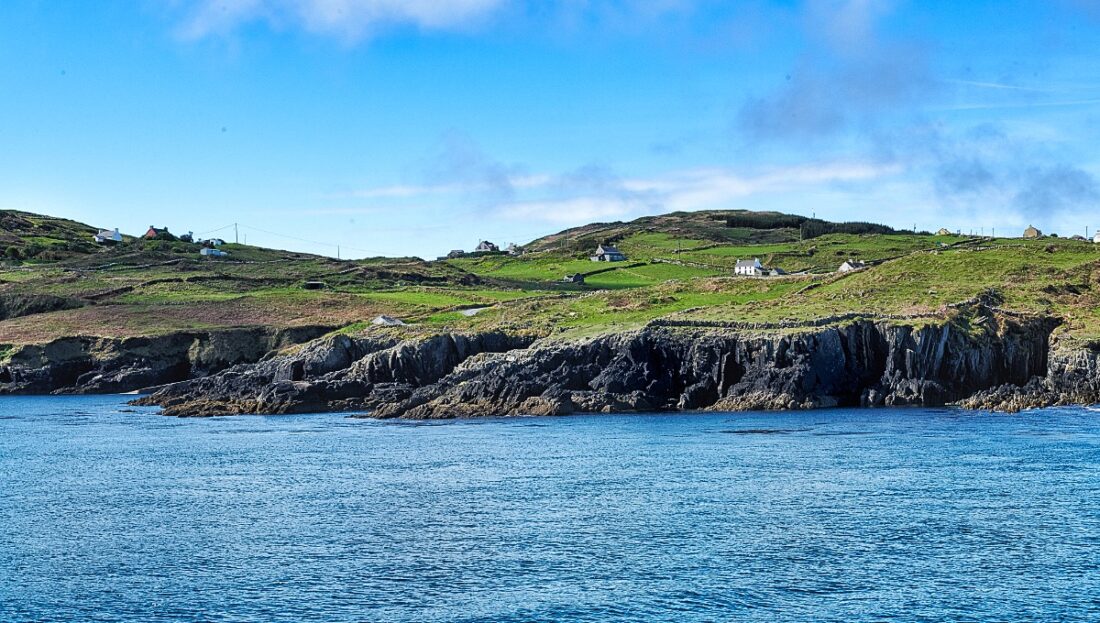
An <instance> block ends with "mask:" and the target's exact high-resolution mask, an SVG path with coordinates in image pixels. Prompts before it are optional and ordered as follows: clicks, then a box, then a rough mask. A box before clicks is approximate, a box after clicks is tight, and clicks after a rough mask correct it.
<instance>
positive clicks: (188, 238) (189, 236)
mask: <svg viewBox="0 0 1100 623" xmlns="http://www.w3.org/2000/svg"><path fill="white" fill-rule="evenodd" d="M194 241H195V232H192V231H189V232H187V233H186V234H183V235H181V236H180V242H194Z"/></svg>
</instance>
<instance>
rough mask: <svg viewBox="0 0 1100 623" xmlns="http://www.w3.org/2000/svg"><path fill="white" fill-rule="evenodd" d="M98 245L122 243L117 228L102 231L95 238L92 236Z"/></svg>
mask: <svg viewBox="0 0 1100 623" xmlns="http://www.w3.org/2000/svg"><path fill="white" fill-rule="evenodd" d="M93 238H94V239H95V241H96V243H98V244H115V243H116V242H122V234H120V233H118V228H117V227H116V228H114V229H104V230H103V231H101V232H99V233H98V234H96V235H95V236H93Z"/></svg>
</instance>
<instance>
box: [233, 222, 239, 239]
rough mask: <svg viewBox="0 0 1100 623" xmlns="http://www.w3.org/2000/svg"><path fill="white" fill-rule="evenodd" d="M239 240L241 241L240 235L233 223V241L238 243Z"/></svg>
mask: <svg viewBox="0 0 1100 623" xmlns="http://www.w3.org/2000/svg"><path fill="white" fill-rule="evenodd" d="M240 241H241V239H240V236H239V235H238V233H237V224H236V223H233V242H234V243H238V242H240Z"/></svg>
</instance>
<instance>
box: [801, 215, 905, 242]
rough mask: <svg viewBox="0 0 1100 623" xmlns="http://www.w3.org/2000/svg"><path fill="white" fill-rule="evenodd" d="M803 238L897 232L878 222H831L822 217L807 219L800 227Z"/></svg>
mask: <svg viewBox="0 0 1100 623" xmlns="http://www.w3.org/2000/svg"><path fill="white" fill-rule="evenodd" d="M799 230H800V231H801V233H802V239H803V240H810V239H812V238H817V237H818V236H824V235H825V234H896V233H898V231H897V230H896V229H894V228H893V227H887V226H886V225H879V224H877V223H865V222H862V221H853V222H848V223H830V222H828V221H822V220H820V219H806V220H805V221H803V222H802V226H801V227H800V228H799Z"/></svg>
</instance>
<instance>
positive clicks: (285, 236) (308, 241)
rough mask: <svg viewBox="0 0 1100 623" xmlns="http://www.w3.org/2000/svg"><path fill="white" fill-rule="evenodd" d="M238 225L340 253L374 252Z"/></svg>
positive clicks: (243, 224)
mask: <svg viewBox="0 0 1100 623" xmlns="http://www.w3.org/2000/svg"><path fill="white" fill-rule="evenodd" d="M238 225H239V226H240V227H244V228H246V229H252V230H255V231H258V232H261V233H264V234H268V235H271V236H278V237H279V238H286V239H287V240H296V241H298V242H305V243H308V244H315V245H319V246H322V247H329V248H333V249H336V250H337V253H339V251H340V249H341V248H344V249H351V250H352V251H359V252H361V253H372V252H371V251H369V250H367V249H360V248H357V247H349V246H347V245H341V244H337V243H334V242H320V241H318V240H310V239H308V238H300V237H298V236H290V235H287V234H280V233H279V232H275V231H270V230H267V229H263V228H262V227H256V226H255V225H247V224H245V223H239V224H238Z"/></svg>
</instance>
